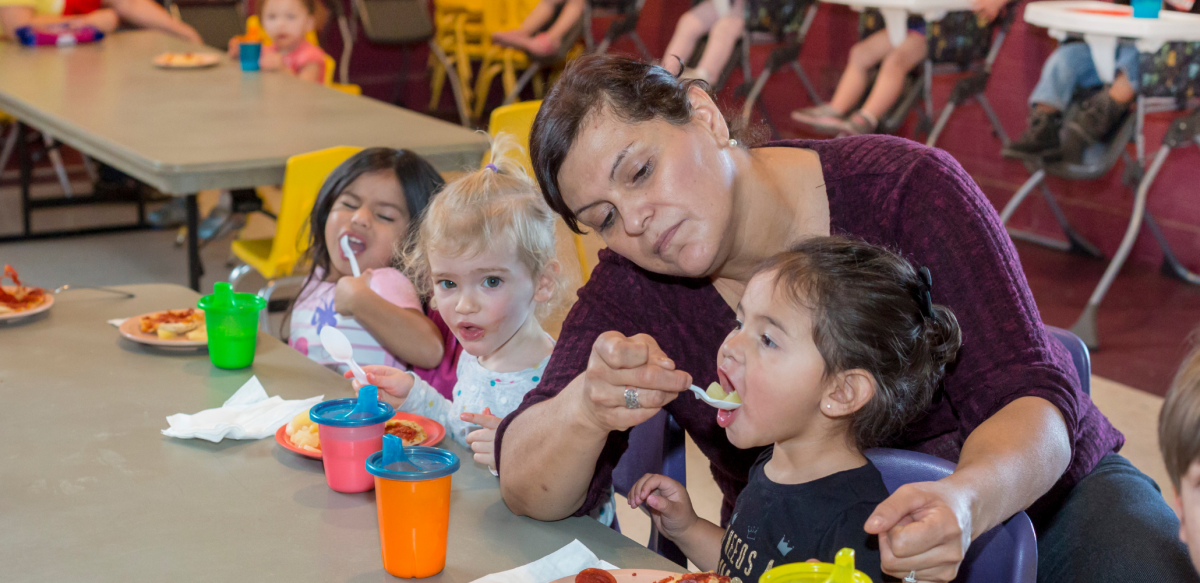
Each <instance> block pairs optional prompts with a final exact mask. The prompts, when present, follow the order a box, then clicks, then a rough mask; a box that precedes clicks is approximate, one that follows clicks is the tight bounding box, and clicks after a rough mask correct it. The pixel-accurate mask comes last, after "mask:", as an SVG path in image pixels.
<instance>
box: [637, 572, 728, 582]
mask: <svg viewBox="0 0 1200 583" xmlns="http://www.w3.org/2000/svg"><path fill="white" fill-rule="evenodd" d="M655 583H729V577H726V576H724V575H718V574H716V573H714V572H712V571H707V572H704V573H680V574H678V575H674V576H671V577H667V578H666V579H661V580H659V581H656V582H655Z"/></svg>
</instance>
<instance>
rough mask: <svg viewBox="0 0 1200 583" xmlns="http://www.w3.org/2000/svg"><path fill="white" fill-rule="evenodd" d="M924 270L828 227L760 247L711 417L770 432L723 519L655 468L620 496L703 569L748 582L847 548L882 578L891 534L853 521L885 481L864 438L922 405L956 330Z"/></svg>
mask: <svg viewBox="0 0 1200 583" xmlns="http://www.w3.org/2000/svg"><path fill="white" fill-rule="evenodd" d="M928 273H929V272H928V271H927V270H923V271H921V272H920V273H918V272H917V271H915V270H914V269H913V268H912V266H911V265H909V264H908V263H907V262H906V261H904V259H902V258H900V257H899V256H898V255H896V254H894V253H892V252H890V251H887V250H886V249H883V248H881V247H875V246H872V245H869V244H867V243H861V242H855V241H849V240H846V239H841V238H837V237H819V238H814V239H811V240H809V241H806V242H804V243H801V244H800V245H798V246H796V247H794V248H793V249H792V250H791V251H788V252H785V253H781V254H779V255H776V256H775V257H773V258H771V259H769V260H768V261H767V262H766V263H765V264H764V265H763V266H762V267H761V268H760V270H759V271H758V273H757V274H755V275H754V277H753V278H751V279H750V282H749V283H748V284H747V285H746V292H745V294H744V295H743V296H742V300H741V303H740V304H739V305H738V309H737V316H738V327H737V328H736V329H735V330H734V331H733V332H732V333H730V335H729V337H728V338H727V339H726V340H725V343H724V344H723V345H722V346H721V351H720V354H718V356H717V362H718V369H717V374H718V377H719V378H720V380H721V386H722V387H723V388H725V389H726V390H727V391H736V392H737V394H738V396H739V397H740V398H741V400H742V406H741V408H739V409H736V410H733V411H720V412H716V415H717V423H718V424H719V425H721V426H722V427H724V428H725V432H726V434H727V435H728V436H729V441H730V443H732V444H733V445H735V446H737V447H738V448H742V449H747V448H751V447H757V446H763V445H771V444H774V448H773V449H768V450H766V451H765V452H763V454H762V455H761V456H760V457H759V459H758V461H757V462H756V463H755V465H754V467H753V468H751V470H750V480H749V484H748V485H747V486H746V489H745V490H742V493H741V495H739V497H738V499H737V504H736V506H735V507H734V511H733V517H732V518H731V519H730V521H729V527H728V529H727V530H724V531H722V529H721V528H720V527H718V526H717V525H715V524H713V523H711V522H708V521H706V520H701V519H699V518H698V517H697V516H696V512H695V510H694V509H693V508H692V504H691V500H690V499H689V498H688V494H687V490H686V489H684V487H683V486H682V485H681V484H679V483H678V482H675V481H674V480H671V479H670V478H667V477H665V476H659V475H655V474H648V475H646V476H645V477H643V478H642V479H641V480H638V482H637V483H636V484H634V486H633V489H632V491H631V492H630V493H629V504H630V505H631V506H634V507H637V506H639V505H641V504H643V503H644V504H646V505H647V506H648V507H649V509H650V515H651V518H652V519H653V521H654V524H655V526H656V527H657V528H658V529H659V531H660V532H662V533H663V534H664V535H665V536H667V537H668V538H670V539H671V540H673V541H674V542H675V543H676V544H678V545H679V547H680V549H682V550H683V552H684V553H685V554H687V556H688V558H689V559H691V560H692V562H694V563H695V564H696V566H698V567H699V568H700V569H701V570H716V571H717V572H719V573H720V574H722V575H726V576H732V577H738V578H740V579H741V580H742V581H757V580H758V578H759V576H761V575H762V574H763V573H764V572H765V571H767V570H768V569H770V568H771V567H773V566H775V565H781V564H785V563H798V562H802V561H806V560H809V559H817V560H820V561H824V562H833V558H834V555H835V554H836V553H837V551H838V550H840V549H842V548H844V547H849V548H852V549H854V551H855V555H856V557H855V561H856V564H857V568H858V569H859V570H861V571H863V572H865V573H866V574H867V575H868V576H870V577H871V579H872V580H873V581H880V580H882V579H881V575H880V558H879V556H880V555H879V550H880V548H886V545H888V544H889V542H888V536H889V534H883V535H880V536H879V538H878V540H876V539H875V537H873V536H871V535H868V534H867V532H866V531H865V530H864V527H865V525H866V521H867V519H868V518H869V517H870V516H871V514H872V513H873V512H874V511H875V507H876V506H877V505H878V504H879V503H880V502H882V501H883V500H884V499H885V498H887V497H888V491H887V487H885V486H884V484H883V478H882V476H880V474H879V470H877V469H876V468H875V466H874V465H873V464H871V462H870V461H868V460H867V459H866V458H865V457H864V456H863V455H862V451H863V450H864V449H866V448H869V447H875V446H879V445H883V444H886V443H888V441H889V439H891V438H894V437H895V436H896V435H897V434H899V432H900V431H901V430H902V429H903V428H904V426H905V425H907V424H908V423H909V422H911V421H913V420H915V419H916V418H917V417H918V416H920V415H921V414H922V413H923V412H924V411H925V409H926V408H928V406H929V404H930V402H931V400H932V399H933V395H934V391H935V389H936V388H937V386H938V383H939V382H940V380H941V378H942V376H943V374H944V373H945V367H946V364H948V363H949V362H952V361H953V360H954V358H955V356H956V354H957V352H958V347H959V344H960V341H961V333H960V331H959V328H958V322H957V320H956V319H955V317H954V314H953V313H952V312H951V311H950V310H949V309H947V308H946V307H944V306H940V305H934V304H933V303H932V302H931V300H930V296H929V290H930V280H929V278H928ZM898 528H900V529H903V527H898ZM895 532H896V530H895V529H893V531H892V533H893V534H894V533H895ZM906 574H907V573H903V574H899V575H900V576H904V575H906ZM893 575H896V574H895V573H893Z"/></svg>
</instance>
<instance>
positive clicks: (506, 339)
mask: <svg viewBox="0 0 1200 583" xmlns="http://www.w3.org/2000/svg"><path fill="white" fill-rule="evenodd" d="M516 147H517V146H516V145H515V142H514V141H513V139H512V137H511V136H508V135H506V134H500V135H498V136H497V137H496V139H495V142H494V143H493V145H492V162H491V163H490V164H488V165H487V166H485V167H484V168H482V169H480V170H478V171H476V172H474V173H472V174H469V175H467V176H464V177H462V178H460V179H458V180H456V181H454V182H452V183H450V184H449V185H447V186H446V188H445V189H444V190H443V191H442V192H441V193H440V194H438V196H437V197H436V198H435V199H434V201H433V202H432V203H431V204H430V206H429V210H428V211H427V213H426V215H425V217H424V218H423V219H422V221H421V226H420V230H419V232H418V234H417V238H416V241H415V245H414V246H413V247H412V248H411V249H410V251H409V252H408V253H406V254H405V256H406V259H405V263H406V264H407V265H408V267H409V273H410V274H411V275H412V278H413V281H415V282H416V283H417V286H418V287H419V288H420V289H421V290H422V291H423V292H424V293H425V294H428V295H432V303H433V304H434V305H435V307H436V308H437V310H438V312H439V313H440V314H441V316H442V319H443V320H445V322H446V324H447V325H448V326H449V327H450V330H451V331H452V332H453V333H454V335H455V336H456V337H457V338H458V341H459V342H460V343H461V344H462V347H463V353H462V355H461V356H460V357H459V359H458V384H457V385H456V386H455V388H454V398H453V401H451V400H447V399H446V398H444V397H442V396H441V395H439V394H438V393H437V391H435V390H434V389H433V388H432V387H430V386H429V385H428V384H426V383H425V382H424V381H422V380H420V379H418V378H417V377H416V375H413V374H405V373H404V372H402V371H399V370H396V369H394V368H389V367H386V366H368V367H364V369H365V370H366V371H367V373H368V380H370V381H371V382H373V383H375V385H376V386H378V387H379V388H380V389H383V391H384V392H383V393H381V395H380V396H381V398H384V399H385V400H389V401H392V402H393V403H394V404H396V405H397V408H398V409H399V410H400V411H406V412H409V413H416V414H418V415H424V416H426V417H429V418H431V419H434V420H436V421H438V422H439V423H441V424H442V425H444V426H445V427H446V433H447V435H449V436H450V437H452V438H453V439H454V440H455V441H457V442H458V443H460V444H462V445H464V446H467V447H470V448H471V449H472V450H473V451H474V452H475V461H477V462H479V463H483V464H487V465H488V466H491V467H495V465H496V462H495V457H494V450H493V449H492V448H493V440H494V439H495V429H496V426H498V425H499V424H500V418H502V417H504V416H505V415H508V414H509V413H511V412H512V411H514V410H515V409H516V408H517V406H518V405H520V404H521V400H522V399H523V398H524V397H525V393H527V392H529V391H530V390H532V389H533V388H534V387H536V386H537V384H538V381H540V380H541V377H542V373H543V371H544V370H545V368H546V363H547V362H549V360H550V351H551V350H552V349H553V348H554V340H553V339H551V338H550V335H549V334H547V333H546V332H545V331H544V330H542V326H541V324H540V323H539V322H538V316H537V314H538V312H543V313H544V312H546V311H547V310H548V307H549V306H550V305H551V303H552V300H554V299H555V297H556V296H559V295H560V293H559V292H560V291H561V288H562V287H563V282H562V280H561V278H560V276H559V265H558V261H557V260H556V259H555V257H556V255H555V246H554V225H555V220H556V217H555V215H554V213H553V212H552V211H551V210H550V207H548V206H546V203H545V201H543V200H542V197H541V194H540V193H539V191H538V188H537V186H536V185H535V184H534V183H533V181H532V179H530V178H529V177H528V176H527V175H526V174H525V170H524V167H523V166H522V165H521V163H520V162H518V161H517V160H515V159H514V158H512V157H511V156H509V155H508V153H509V152H510V151H512V150H513V149H514V148H516ZM356 388H357V385H356ZM481 427H482V428H481Z"/></svg>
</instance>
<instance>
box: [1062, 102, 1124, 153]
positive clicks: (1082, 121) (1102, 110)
mask: <svg viewBox="0 0 1200 583" xmlns="http://www.w3.org/2000/svg"><path fill="white" fill-rule="evenodd" d="M1126 113H1129V104H1121V103H1117V102H1116V101H1115V100H1113V98H1112V97H1110V96H1109V95H1108V91H1101V92H1099V93H1097V94H1095V95H1093V96H1091V97H1089V98H1088V100H1087V101H1085V102H1083V104H1082V105H1081V106H1080V107H1079V111H1078V112H1077V113H1076V114H1075V116H1074V117H1072V118H1071V121H1069V122H1067V126H1066V128H1067V131H1066V133H1065V135H1064V139H1063V147H1062V150H1063V158H1064V159H1065V160H1067V161H1069V162H1073V163H1079V162H1080V161H1081V160H1082V159H1083V151H1084V150H1086V149H1087V148H1088V146H1091V145H1092V144H1094V143H1096V142H1099V141H1100V140H1102V139H1104V138H1105V137H1106V136H1108V134H1109V133H1110V132H1112V131H1113V129H1114V128H1116V126H1117V124H1119V123H1121V120H1122V119H1124V118H1125V114H1126Z"/></svg>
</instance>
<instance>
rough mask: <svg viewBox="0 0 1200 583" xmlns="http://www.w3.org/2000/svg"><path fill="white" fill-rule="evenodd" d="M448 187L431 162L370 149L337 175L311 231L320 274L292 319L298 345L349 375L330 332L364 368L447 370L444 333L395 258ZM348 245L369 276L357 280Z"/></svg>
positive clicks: (311, 278)
mask: <svg viewBox="0 0 1200 583" xmlns="http://www.w3.org/2000/svg"><path fill="white" fill-rule="evenodd" d="M444 184H445V182H444V181H443V180H442V177H441V175H440V174H438V173H437V171H436V170H434V169H433V166H431V165H430V164H429V162H426V161H425V160H424V159H423V158H421V157H420V156H418V155H417V154H415V153H413V152H411V151H409V150H393V149H391V148H368V149H366V150H363V151H361V152H359V153H357V154H355V155H353V156H351V157H350V158H348V159H347V160H346V161H345V162H342V163H341V164H340V165H339V166H338V167H337V168H336V169H334V171H333V172H332V173H330V175H329V177H328V178H326V179H325V184H323V185H322V186H321V190H320V192H319V193H318V194H317V201H316V203H315V204H314V205H313V210H312V219H311V222H310V225H309V233H310V234H309V237H310V240H309V247H308V251H307V253H306V255H305V258H306V263H308V264H310V265H311V271H310V272H309V274H308V277H306V278H305V280H304V284H303V285H302V286H301V290H300V293H299V294H298V295H297V297H296V299H295V300H294V302H293V304H292V306H291V307H290V308H289V310H288V316H287V318H286V319H285V324H286V325H288V327H289V335H288V344H289V345H290V346H292V347H293V348H295V349H296V350H299V351H300V352H302V353H304V355H305V356H308V357H309V358H311V359H313V360H315V361H317V362H319V363H321V364H324V365H326V366H329V367H330V368H333V369H335V370H337V371H338V372H346V371H347V370H348V369H347V368H346V365H344V364H341V363H338V362H337V361H335V360H333V358H332V357H330V356H329V354H328V353H326V352H325V350H324V348H322V346H321V343H320V340H319V337H320V332H321V329H322V328H324V327H325V326H334V327H336V328H337V329H339V330H341V331H342V332H343V333H345V334H346V335H347V337H349V338H350V341H351V343H353V344H354V346H355V352H354V357H355V360H357V361H358V362H359V363H360V364H364V365H366V364H379V365H385V366H391V367H395V368H402V369H408V368H409V366H416V367H421V368H426V369H434V368H437V367H439V365H440V364H441V363H442V358H443V356H444V355H445V345H444V342H443V337H442V333H441V332H440V331H439V329H438V327H437V325H436V324H435V323H434V322H433V321H432V320H430V319H429V317H427V316H426V315H425V310H424V306H423V305H422V302H421V298H420V296H419V295H418V294H417V291H416V289H415V288H414V286H413V284H412V282H410V281H409V280H408V278H407V277H405V276H404V274H403V273H401V271H400V270H398V269H396V268H395V267H396V266H395V264H394V259H393V258H394V257H395V252H396V250H397V248H398V247H400V246H401V245H403V243H404V242H405V241H406V240H408V239H409V238H410V237H412V236H413V234H415V233H416V232H417V227H418V225H419V220H420V217H421V214H422V213H423V212H424V211H425V207H426V206H427V205H428V204H429V201H430V199H431V198H432V197H433V195H434V193H436V192H437V191H438V190H439V189H441V188H442V186H443V185H444ZM343 239H345V240H346V245H345V246H346V247H349V249H350V253H351V254H352V255H353V256H354V260H355V261H357V265H358V266H359V268H360V269H361V275H358V276H355V275H354V274H353V268H352V267H351V259H352V258H351V257H350V256H348V255H347V252H346V251H345V250H344V249H343V245H342V240H343Z"/></svg>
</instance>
